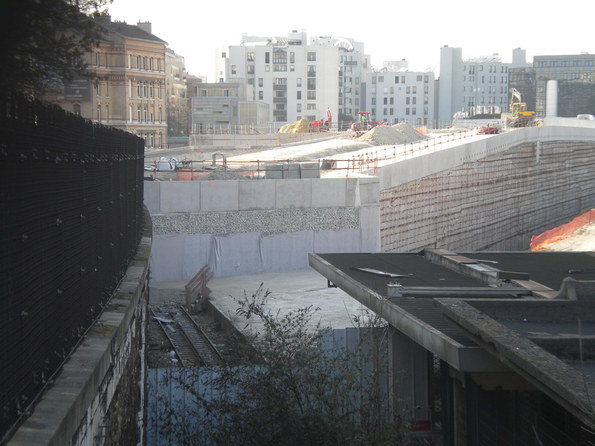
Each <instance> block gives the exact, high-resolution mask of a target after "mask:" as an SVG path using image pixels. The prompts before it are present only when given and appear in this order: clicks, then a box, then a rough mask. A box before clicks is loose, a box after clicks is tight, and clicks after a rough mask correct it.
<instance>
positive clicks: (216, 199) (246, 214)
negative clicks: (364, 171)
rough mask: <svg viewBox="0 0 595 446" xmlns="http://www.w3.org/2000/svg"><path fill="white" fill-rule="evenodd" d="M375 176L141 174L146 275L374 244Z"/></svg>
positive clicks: (231, 271)
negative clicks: (146, 216)
mask: <svg viewBox="0 0 595 446" xmlns="http://www.w3.org/2000/svg"><path fill="white" fill-rule="evenodd" d="M378 190H379V189H378V179H377V178H360V179H358V178H347V179H320V178H311V179H285V180H224V181H180V182H146V183H145V204H146V205H147V207H148V208H149V210H150V212H151V214H152V219H153V233H154V242H153V257H152V269H151V272H152V278H153V280H154V281H157V282H159V281H170V280H186V279H189V278H190V277H192V276H193V275H194V274H196V272H197V271H198V270H199V269H200V268H201V267H202V266H204V265H205V264H208V265H209V266H210V267H211V269H212V271H213V273H214V275H215V276H227V275H236V274H248V273H255V272H260V271H283V270H292V269H303V268H307V267H308V256H307V254H308V252H349V251H354V252H358V251H369V252H374V251H378V250H379V247H380V223H379V222H380V220H379V207H378Z"/></svg>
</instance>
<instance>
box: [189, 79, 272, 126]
mask: <svg viewBox="0 0 595 446" xmlns="http://www.w3.org/2000/svg"><path fill="white" fill-rule="evenodd" d="M252 90H253V89H252V87H251V86H250V85H248V84H247V83H246V82H245V81H239V80H238V82H217V83H207V82H203V80H202V79H200V78H194V77H193V78H191V79H189V83H188V96H189V101H190V107H189V108H190V110H189V111H190V113H189V116H190V132H191V133H192V134H204V133H245V132H251V131H254V130H258V131H261V130H264V129H263V126H264V127H266V125H267V124H268V122H269V105H268V104H266V103H265V102H262V101H254V100H252V98H253V96H254V94H253V91H252Z"/></svg>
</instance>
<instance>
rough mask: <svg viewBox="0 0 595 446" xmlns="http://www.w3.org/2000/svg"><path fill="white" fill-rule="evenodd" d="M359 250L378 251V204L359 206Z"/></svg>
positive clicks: (379, 247)
mask: <svg viewBox="0 0 595 446" xmlns="http://www.w3.org/2000/svg"><path fill="white" fill-rule="evenodd" d="M359 221H360V236H359V238H360V243H361V252H379V251H380V250H381V246H380V245H381V243H380V206H379V205H377V206H362V207H360V208H359Z"/></svg>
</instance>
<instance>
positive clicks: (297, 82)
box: [296, 77, 302, 87]
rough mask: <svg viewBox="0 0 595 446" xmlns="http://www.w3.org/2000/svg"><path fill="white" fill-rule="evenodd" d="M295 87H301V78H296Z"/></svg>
mask: <svg viewBox="0 0 595 446" xmlns="http://www.w3.org/2000/svg"><path fill="white" fill-rule="evenodd" d="M296 85H297V86H298V87H301V86H302V78H301V77H298V78H297V80H296Z"/></svg>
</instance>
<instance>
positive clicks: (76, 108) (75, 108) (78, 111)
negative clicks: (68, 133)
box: [72, 104, 81, 116]
mask: <svg viewBox="0 0 595 446" xmlns="http://www.w3.org/2000/svg"><path fill="white" fill-rule="evenodd" d="M72 111H73V113H74V114H75V115H77V116H80V115H81V104H74V105H73V106H72Z"/></svg>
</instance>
